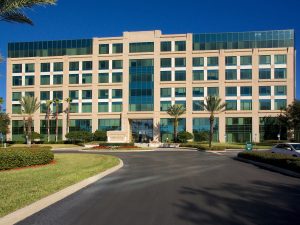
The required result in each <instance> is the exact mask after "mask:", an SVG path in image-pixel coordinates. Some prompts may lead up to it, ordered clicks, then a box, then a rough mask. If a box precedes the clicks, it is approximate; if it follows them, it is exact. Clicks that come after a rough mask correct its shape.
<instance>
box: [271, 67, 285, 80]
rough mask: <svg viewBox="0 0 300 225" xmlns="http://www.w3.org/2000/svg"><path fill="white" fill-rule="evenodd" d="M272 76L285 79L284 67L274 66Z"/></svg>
mask: <svg viewBox="0 0 300 225" xmlns="http://www.w3.org/2000/svg"><path fill="white" fill-rule="evenodd" d="M274 78H275V79H285V78H286V68H275V70H274Z"/></svg>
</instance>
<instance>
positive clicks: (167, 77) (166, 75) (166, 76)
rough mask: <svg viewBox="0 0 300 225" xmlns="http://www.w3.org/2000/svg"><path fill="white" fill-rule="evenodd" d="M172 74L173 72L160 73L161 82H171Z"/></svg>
mask: <svg viewBox="0 0 300 225" xmlns="http://www.w3.org/2000/svg"><path fill="white" fill-rule="evenodd" d="M171 80H172V72H171V71H160V81H171Z"/></svg>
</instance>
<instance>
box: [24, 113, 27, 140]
mask: <svg viewBox="0 0 300 225" xmlns="http://www.w3.org/2000/svg"><path fill="white" fill-rule="evenodd" d="M23 133H24V135H25V138H26V137H27V132H26V120H25V116H23ZM27 139H28V138H26V142H27Z"/></svg>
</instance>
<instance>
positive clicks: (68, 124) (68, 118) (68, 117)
mask: <svg viewBox="0 0 300 225" xmlns="http://www.w3.org/2000/svg"><path fill="white" fill-rule="evenodd" d="M69 127H70V103H69V105H68V111H67V130H66V131H67V132H66V134H67V133H69V130H70V128H69Z"/></svg>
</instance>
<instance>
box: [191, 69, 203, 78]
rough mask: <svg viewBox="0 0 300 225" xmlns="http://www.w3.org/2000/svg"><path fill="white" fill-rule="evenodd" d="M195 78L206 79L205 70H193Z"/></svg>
mask: <svg viewBox="0 0 300 225" xmlns="http://www.w3.org/2000/svg"><path fill="white" fill-rule="evenodd" d="M193 80H204V71H203V70H193Z"/></svg>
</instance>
